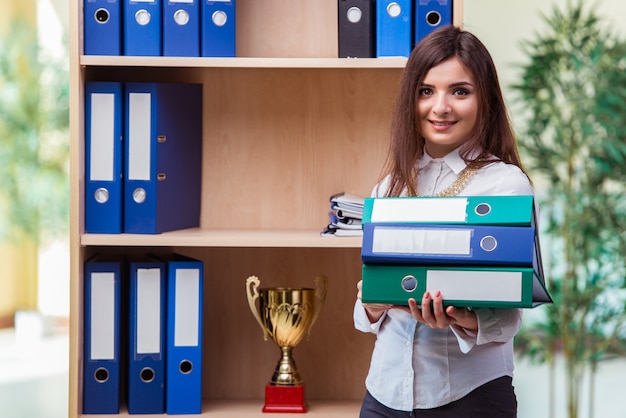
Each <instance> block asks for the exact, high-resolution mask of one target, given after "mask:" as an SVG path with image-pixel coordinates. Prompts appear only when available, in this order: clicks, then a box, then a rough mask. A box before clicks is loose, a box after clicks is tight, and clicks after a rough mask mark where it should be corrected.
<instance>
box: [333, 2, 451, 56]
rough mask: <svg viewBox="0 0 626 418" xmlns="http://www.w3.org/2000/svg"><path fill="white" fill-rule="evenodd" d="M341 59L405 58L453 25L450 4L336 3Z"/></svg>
mask: <svg viewBox="0 0 626 418" xmlns="http://www.w3.org/2000/svg"><path fill="white" fill-rule="evenodd" d="M338 2H339V3H338V15H339V22H338V34H339V57H340V58H375V57H408V56H409V55H410V54H411V50H412V49H413V46H414V45H415V44H417V43H418V42H419V41H420V40H421V39H422V38H423V37H425V36H426V35H428V34H429V33H430V32H432V31H433V30H435V29H437V28H439V27H442V26H445V25H448V24H451V23H452V6H453V0H376V1H374V0H338Z"/></svg>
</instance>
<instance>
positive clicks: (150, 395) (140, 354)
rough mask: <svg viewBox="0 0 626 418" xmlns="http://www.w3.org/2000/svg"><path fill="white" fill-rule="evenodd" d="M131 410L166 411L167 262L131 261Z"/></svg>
mask: <svg viewBox="0 0 626 418" xmlns="http://www.w3.org/2000/svg"><path fill="white" fill-rule="evenodd" d="M129 265H130V304H129V309H130V315H129V318H130V321H129V339H128V341H129V345H128V348H129V353H128V354H129V357H128V398H127V405H128V412H129V413H131V414H162V413H164V412H165V318H166V316H165V310H166V305H165V300H166V298H165V284H166V283H165V279H166V271H165V263H163V262H159V261H132V262H130V264H129Z"/></svg>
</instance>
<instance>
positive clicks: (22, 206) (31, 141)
mask: <svg viewBox="0 0 626 418" xmlns="http://www.w3.org/2000/svg"><path fill="white" fill-rule="evenodd" d="M63 55H64V56H65V57H66V56H67V54H63ZM68 90H69V80H68V63H67V59H64V60H61V62H59V61H58V60H55V59H52V58H50V57H49V56H46V55H45V54H44V53H43V52H42V50H41V48H40V47H39V45H38V42H37V32H36V28H33V26H32V25H29V24H27V23H25V22H20V21H14V22H13V24H12V26H11V27H10V28H9V30H8V31H7V33H6V35H5V36H2V37H0V241H2V242H7V241H11V240H14V239H16V237H28V238H29V239H31V240H34V242H39V240H40V239H41V238H42V237H43V236H52V237H54V236H58V235H59V234H66V233H67V231H68V228H69V175H68V171H69V130H68V126H69V94H68Z"/></svg>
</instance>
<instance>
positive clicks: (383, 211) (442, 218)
mask: <svg viewBox="0 0 626 418" xmlns="http://www.w3.org/2000/svg"><path fill="white" fill-rule="evenodd" d="M467 203H468V202H467V198H463V197H450V198H445V199H428V198H424V199H411V198H406V199H405V198H396V199H375V200H374V204H373V206H372V217H371V222H430V223H436V222H465V220H466V219H467V215H466V210H467Z"/></svg>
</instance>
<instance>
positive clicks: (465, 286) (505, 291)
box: [426, 270, 522, 302]
mask: <svg viewBox="0 0 626 418" xmlns="http://www.w3.org/2000/svg"><path fill="white" fill-rule="evenodd" d="M426 290H427V291H429V292H431V293H432V292H436V291H437V290H440V291H441V294H442V295H443V297H444V299H448V300H454V299H457V300H480V301H494V302H521V301H522V272H519V271H488V270H480V271H471V270H470V271H468V270H428V271H427V272H426Z"/></svg>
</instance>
